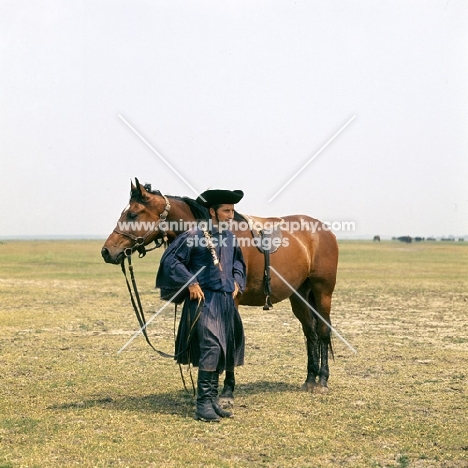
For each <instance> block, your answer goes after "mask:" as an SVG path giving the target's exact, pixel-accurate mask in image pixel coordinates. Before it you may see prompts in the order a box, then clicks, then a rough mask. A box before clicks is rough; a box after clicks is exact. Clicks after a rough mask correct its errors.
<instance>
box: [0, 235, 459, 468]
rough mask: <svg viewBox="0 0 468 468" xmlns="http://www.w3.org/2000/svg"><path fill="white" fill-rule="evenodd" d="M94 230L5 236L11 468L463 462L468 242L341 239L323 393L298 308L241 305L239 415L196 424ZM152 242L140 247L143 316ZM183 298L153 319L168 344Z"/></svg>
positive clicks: (1, 350) (3, 325) (5, 430)
mask: <svg viewBox="0 0 468 468" xmlns="http://www.w3.org/2000/svg"><path fill="white" fill-rule="evenodd" d="M102 243H103V242H99V241H76V242H73V241H48V242H47V241H37V242H32V241H31V242H29V241H28V242H26V241H24V242H19V241H18V242H16V241H15V242H14V241H5V242H3V243H1V244H0V331H1V334H0V357H1V361H0V376H1V377H0V379H1V380H0V468H7V467H8V468H16V467H29V468H32V467H38V468H39V467H41V468H42V467H73V466H79V467H113V466H115V467H182V466H198V467H202V466H203V467H251V466H271V467H336V466H339V467H340V466H341V467H468V416H467V414H468V388H467V382H468V242H466V243H462V242H451V243H442V242H434V243H419V244H409V245H406V244H400V243H394V242H381V243H372V242H364V241H363V242H358V241H353V242H351V241H348V242H341V243H340V264H339V275H338V283H337V287H336V292H335V295H334V302H333V308H332V318H333V324H334V326H335V327H336V328H337V330H338V331H339V332H340V333H341V334H342V335H343V336H344V337H345V338H346V340H347V341H349V342H350V343H351V344H352V346H353V347H354V348H356V350H357V354H354V353H352V352H351V351H350V350H349V349H348V348H347V347H346V346H345V345H344V344H343V343H342V342H341V341H340V340H339V339H335V340H334V347H335V362H331V366H330V371H331V377H330V382H329V384H330V392H329V393H328V394H326V395H318V394H309V393H305V392H301V391H300V387H301V384H302V383H303V380H304V379H305V375H306V372H305V371H306V369H305V367H306V355H305V345H304V339H303V336H302V332H301V328H300V324H299V322H298V321H297V320H296V319H295V318H294V316H293V315H292V312H291V309H290V306H289V303H287V302H283V303H281V304H277V305H276V306H275V308H274V309H273V310H272V311H269V312H264V311H263V310H261V308H260V307H259V308H250V307H242V308H241V315H242V317H243V320H244V326H245V332H246V340H247V344H246V365H245V366H244V367H242V368H240V369H239V370H238V372H237V376H238V382H239V385H238V387H237V394H236V403H235V408H234V409H235V418H234V419H230V420H223V421H222V422H221V423H220V424H205V423H200V422H197V421H195V420H193V419H192V415H193V411H194V404H193V401H192V400H191V398H190V397H189V396H188V395H186V394H185V393H184V390H183V387H182V384H181V379H180V375H179V370H178V368H177V366H176V365H175V364H174V363H173V361H172V360H169V359H163V358H161V357H159V356H158V355H156V354H155V353H154V352H152V350H151V349H150V348H149V347H148V346H147V345H146V344H145V342H144V340H143V339H142V338H141V337H138V338H137V339H136V340H135V341H134V342H133V343H132V344H131V345H130V346H129V347H128V348H127V349H126V350H125V351H123V352H122V353H121V354H117V351H118V350H119V349H120V348H121V347H122V346H123V345H124V344H125V343H126V341H127V340H128V339H129V338H130V337H131V336H132V334H133V333H134V332H135V331H136V330H137V328H138V327H137V322H136V319H135V317H134V315H133V311H132V310H131V308H130V302H129V298H128V295H127V294H128V293H127V291H126V287H125V284H124V279H123V276H122V274H121V272H120V268H119V267H116V266H110V265H106V264H104V262H103V261H102V260H101V258H100V254H99V251H100V247H101V244H102ZM158 259H159V253H154V252H153V253H151V254H148V256H147V257H146V258H145V259H142V260H135V262H134V263H135V269H136V274H137V280H138V283H139V288H140V292H141V294H142V299H143V303H144V304H145V307H146V310H147V312H148V315H151V312H154V311H156V310H158V309H159V308H160V307H161V306H162V304H163V303H161V302H160V301H159V296H158V293H157V292H156V291H155V290H154V289H153V286H154V277H155V272H156V268H157V263H158ZM172 329H173V309H172V307H168V308H167V309H166V310H165V311H164V312H163V313H162V314H161V315H160V316H159V317H158V318H157V319H156V320H155V321H154V322H153V324H152V326H151V327H150V330H149V331H150V335H151V337H152V339H153V341H154V342H155V343H157V344H158V345H159V347H160V348H162V349H164V350H167V351H169V352H171V351H172V350H173V335H172V333H173V331H172Z"/></svg>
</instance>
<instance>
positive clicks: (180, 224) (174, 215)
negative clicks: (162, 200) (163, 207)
mask: <svg viewBox="0 0 468 468" xmlns="http://www.w3.org/2000/svg"><path fill="white" fill-rule="evenodd" d="M167 198H168V199H169V203H170V204H171V209H170V210H169V214H168V216H167V221H169V223H170V227H171V229H170V230H169V231H168V232H167V236H168V237H169V240H170V241H172V240H174V239H175V238H176V237H177V236H178V235H179V234H182V233H183V232H184V222H193V221H196V220H195V217H194V216H193V213H192V210H191V209H190V207H189V206H188V205H187V203H185V202H184V201H182V200H180V199H179V198H174V197H167Z"/></svg>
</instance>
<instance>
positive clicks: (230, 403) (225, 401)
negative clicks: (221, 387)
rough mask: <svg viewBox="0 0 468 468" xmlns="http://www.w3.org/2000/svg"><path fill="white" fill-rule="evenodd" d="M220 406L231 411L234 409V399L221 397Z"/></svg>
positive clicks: (219, 399)
mask: <svg viewBox="0 0 468 468" xmlns="http://www.w3.org/2000/svg"><path fill="white" fill-rule="evenodd" d="M218 405H219V406H221V408H223V409H231V408H233V407H234V398H230V397H222V396H220V397H219V398H218Z"/></svg>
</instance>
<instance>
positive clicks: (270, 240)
mask: <svg viewBox="0 0 468 468" xmlns="http://www.w3.org/2000/svg"><path fill="white" fill-rule="evenodd" d="M241 216H242V217H243V218H244V219H245V220H246V221H247V223H248V225H249V228H250V232H251V233H252V237H253V244H254V245H255V247H257V249H258V250H259V251H260V252H261V253H262V254H263V255H264V257H265V268H264V270H263V292H264V294H265V305H264V306H263V310H270V309H271V308H272V307H273V304H272V302H271V299H270V296H271V275H270V255H271V254H273V253H275V252H276V251H277V250H278V249H279V247H280V246H281V241H282V238H283V233H282V232H281V228H280V224H281V222H282V221H283V219H282V218H258V217H256V216H248V215H244V214H242V215H241Z"/></svg>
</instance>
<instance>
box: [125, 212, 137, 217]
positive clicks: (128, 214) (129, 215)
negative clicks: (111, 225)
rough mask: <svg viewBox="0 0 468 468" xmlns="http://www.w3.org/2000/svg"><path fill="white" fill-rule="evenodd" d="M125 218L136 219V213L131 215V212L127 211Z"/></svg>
mask: <svg viewBox="0 0 468 468" xmlns="http://www.w3.org/2000/svg"><path fill="white" fill-rule="evenodd" d="M127 218H128V219H137V218H138V213H133V212H132V211H129V212H128V213H127Z"/></svg>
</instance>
